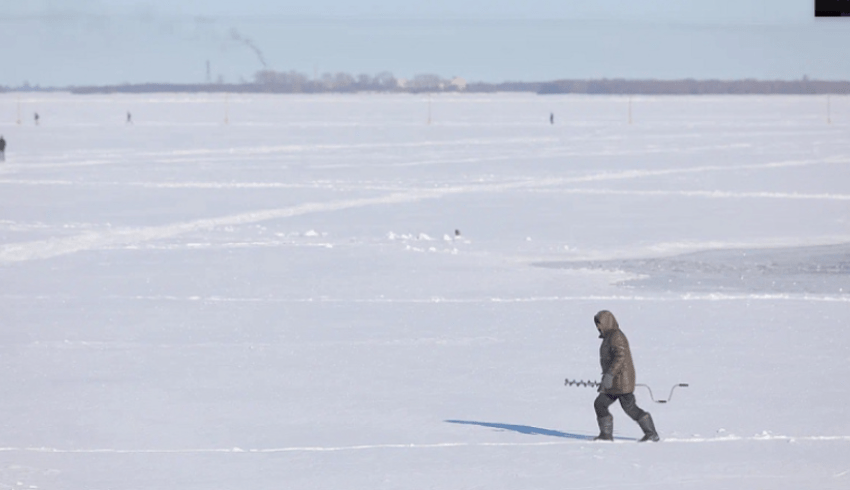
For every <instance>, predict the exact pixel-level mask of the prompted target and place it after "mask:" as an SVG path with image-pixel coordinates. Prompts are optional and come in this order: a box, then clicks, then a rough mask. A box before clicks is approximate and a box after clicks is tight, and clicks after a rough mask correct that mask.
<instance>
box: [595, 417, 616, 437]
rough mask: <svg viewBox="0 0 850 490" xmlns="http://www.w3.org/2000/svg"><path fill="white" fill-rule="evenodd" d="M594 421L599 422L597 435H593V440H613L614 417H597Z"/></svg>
mask: <svg viewBox="0 0 850 490" xmlns="http://www.w3.org/2000/svg"><path fill="white" fill-rule="evenodd" d="M596 422H597V423H599V435H598V436H596V437H594V438H593V440H594V441H613V440H614V417H613V416H611V415H608V416H607V417H598V418H597V419H596Z"/></svg>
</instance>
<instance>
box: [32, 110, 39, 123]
mask: <svg viewBox="0 0 850 490" xmlns="http://www.w3.org/2000/svg"><path fill="white" fill-rule="evenodd" d="M33 119H35V125H36V126H38V113H37V112H36V113H35V115H33Z"/></svg>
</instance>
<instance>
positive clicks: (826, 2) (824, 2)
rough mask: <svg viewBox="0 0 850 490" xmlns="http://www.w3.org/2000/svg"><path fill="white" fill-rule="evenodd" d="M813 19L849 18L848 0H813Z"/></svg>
mask: <svg viewBox="0 0 850 490" xmlns="http://www.w3.org/2000/svg"><path fill="white" fill-rule="evenodd" d="M815 17H850V0H815Z"/></svg>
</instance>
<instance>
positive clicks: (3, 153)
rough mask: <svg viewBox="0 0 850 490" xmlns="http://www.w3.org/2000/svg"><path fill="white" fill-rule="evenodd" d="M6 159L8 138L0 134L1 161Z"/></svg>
mask: <svg viewBox="0 0 850 490" xmlns="http://www.w3.org/2000/svg"><path fill="white" fill-rule="evenodd" d="M5 161H6V140H4V139H3V135H0V162H5Z"/></svg>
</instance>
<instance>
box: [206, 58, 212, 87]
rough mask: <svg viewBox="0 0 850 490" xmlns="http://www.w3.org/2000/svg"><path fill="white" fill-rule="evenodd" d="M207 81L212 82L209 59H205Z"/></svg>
mask: <svg viewBox="0 0 850 490" xmlns="http://www.w3.org/2000/svg"><path fill="white" fill-rule="evenodd" d="M207 83H212V73H211V72H210V60H207Z"/></svg>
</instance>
